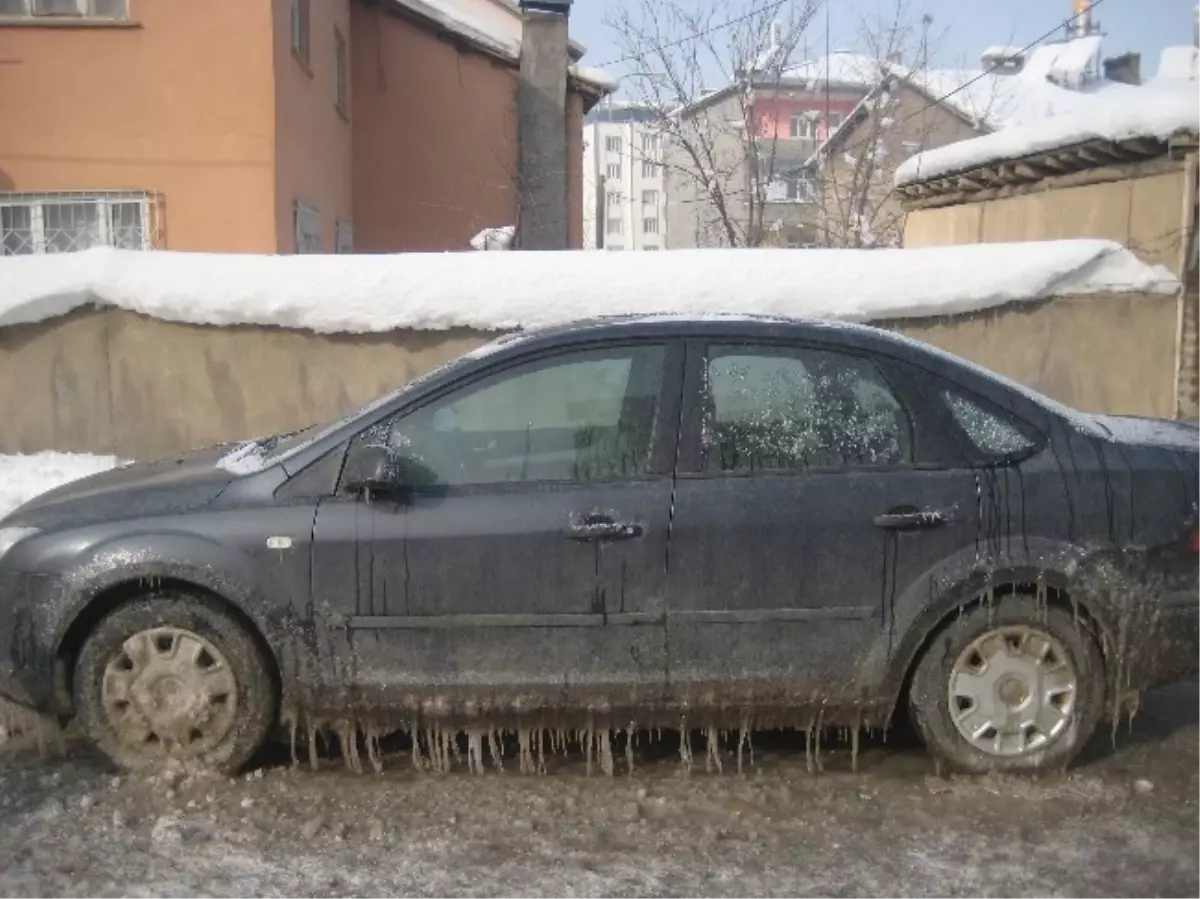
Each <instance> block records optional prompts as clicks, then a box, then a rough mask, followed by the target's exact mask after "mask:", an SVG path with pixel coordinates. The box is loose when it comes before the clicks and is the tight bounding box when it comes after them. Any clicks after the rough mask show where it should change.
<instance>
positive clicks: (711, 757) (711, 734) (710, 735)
mask: <svg viewBox="0 0 1200 899" xmlns="http://www.w3.org/2000/svg"><path fill="white" fill-rule="evenodd" d="M704 742H705V743H706V744H707V746H708V754H707V755H705V757H704V770H705V771H707V772H708V773H709V774H711V773H712V772H713V769H716V772H717V773H718V774H720V773H721V740H720V732H719V731H718V730H717V729H716V728H715V727H707V728H705V730H704Z"/></svg>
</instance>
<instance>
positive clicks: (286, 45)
mask: <svg viewBox="0 0 1200 899" xmlns="http://www.w3.org/2000/svg"><path fill="white" fill-rule="evenodd" d="M309 10H310V20H309V53H308V62H307V64H305V62H304V61H303V60H302V59H300V58H299V57H298V56H297V55H295V54H294V53H293V52H292V40H291V35H292V32H291V0H271V13H272V20H273V28H272V42H271V46H272V49H273V60H274V70H275V202H274V214H275V235H276V236H275V240H276V248H277V249H278V251H279V252H281V253H290V252H294V251H295V249H296V246H295V243H296V242H295V232H294V227H293V225H294V223H293V209H294V203H295V201H297V200H303V201H305V202H307V203H311V204H313V205H314V206H316V208H317V211H318V213H319V214H320V218H321V248H322V250H323V251H324V252H326V253H332V252H333V251H334V249H335V244H334V238H335V231H336V228H337V223H338V222H346V223H352V220H353V215H352V207H351V180H350V175H351V164H352V161H353V160H352V153H351V117H352V116H353V114H354V113H353V109H354V101H353V90H352V87H351V77H350V72H351V67H352V63H353V59H354V55H353V53H354V51H353V47H352V45H351V35H350V0H310V3H309ZM335 35H340V36H341V38H342V40H343V41H344V42H345V46H346V79H347V95H348V100H349V103H348V106H347V108H346V111H345V114H343V113H342V112H341V111H339V110H338V108H337V106H336V104H335V102H334V101H335V97H336V87H335V85H336V82H335V60H336V51H335V42H336V38H335Z"/></svg>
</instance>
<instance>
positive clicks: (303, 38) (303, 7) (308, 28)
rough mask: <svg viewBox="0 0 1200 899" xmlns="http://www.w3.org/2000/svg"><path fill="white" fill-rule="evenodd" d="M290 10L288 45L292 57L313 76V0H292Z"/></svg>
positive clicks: (309, 75) (305, 71) (306, 72)
mask: <svg viewBox="0 0 1200 899" xmlns="http://www.w3.org/2000/svg"><path fill="white" fill-rule="evenodd" d="M288 10H289V12H288V45H289V46H290V47H291V50H292V58H293V59H295V60H296V62H297V63H299V65H300V68H301V69H303V70H304V73H305V74H306V75H308V77H309V78H312V77H313V71H312V0H291V3H290V4H289V6H288Z"/></svg>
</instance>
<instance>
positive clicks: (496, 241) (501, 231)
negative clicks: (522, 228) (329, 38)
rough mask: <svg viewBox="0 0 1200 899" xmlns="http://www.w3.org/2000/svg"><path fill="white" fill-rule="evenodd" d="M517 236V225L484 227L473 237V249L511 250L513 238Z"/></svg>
mask: <svg viewBox="0 0 1200 899" xmlns="http://www.w3.org/2000/svg"><path fill="white" fill-rule="evenodd" d="M516 236H517V226H516V225H504V226H503V227H501V228H484V229H483V230H482V231H480V232H479V233H478V234H476V235H475V236H474V237H472V238H471V249H472V250H511V249H512V242H513V239H514V238H515V237H516Z"/></svg>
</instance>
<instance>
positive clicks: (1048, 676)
mask: <svg viewBox="0 0 1200 899" xmlns="http://www.w3.org/2000/svg"><path fill="white" fill-rule="evenodd" d="M1104 697H1105V675H1104V662H1103V658H1102V656H1101V654H1100V650H1099V648H1098V646H1097V643H1096V640H1095V638H1094V636H1093V633H1092V630H1091V628H1090V626H1089V623H1088V622H1087V621H1086V620H1084V619H1081V618H1078V617H1077V616H1073V615H1071V614H1070V613H1069V612H1067V611H1065V610H1063V609H1060V608H1058V607H1056V606H1046V605H1045V604H1039V603H1038V601H1037V600H1036V599H1035V598H1034V597H1032V596H1028V595H1023V594H1010V595H1006V596H1003V597H997V598H996V599H995V600H994V601H992V602H991V603H980V604H976V605H975V606H973V607H972V608H970V609H969V610H966V611H964V612H963V613H962V614H961V615H959V616H956V617H955V618H954V619H953V620H951V621H949V622H948V623H946V624H945V625H943V626H942V627H941V628H940V629H939V630H938V631H937V632H936V633H935V634H934V635H933V637H932V638H931V639H930V640H929V642H928V644H927V645H926V647H925V649H924V652H923V653H922V654H921V657H920V659H919V660H918V662H917V666H916V668H915V670H914V671H913V676H912V680H911V686H910V689H909V696H908V701H909V712H910V717H911V719H912V722H913V725H914V726H915V727H916V729H917V731H918V732H919V734H920V736H921V739H922V741H923V742H924V743H925V746H926V748H927V749H928V750H929V752H930V753H931V754H932V755H933V756H934V758H935V760H936V761H937V762H939V763H940V764H941V765H942V766H945V767H946V768H948V769H950V770H953V771H959V772H963V773H985V772H990V771H996V772H1022V771H1024V772H1028V771H1036V770H1043V769H1054V768H1064V767H1066V766H1067V765H1068V764H1070V762H1071V761H1072V760H1073V759H1074V758H1075V756H1076V755H1077V754H1078V753H1079V751H1080V750H1081V749H1082V748H1083V746H1084V745H1085V744H1086V743H1087V741H1088V739H1090V737H1091V736H1092V733H1093V732H1094V731H1095V729H1096V725H1097V724H1098V723H1099V721H1100V718H1101V716H1102V713H1103V707H1104ZM996 725H999V726H996Z"/></svg>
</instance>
